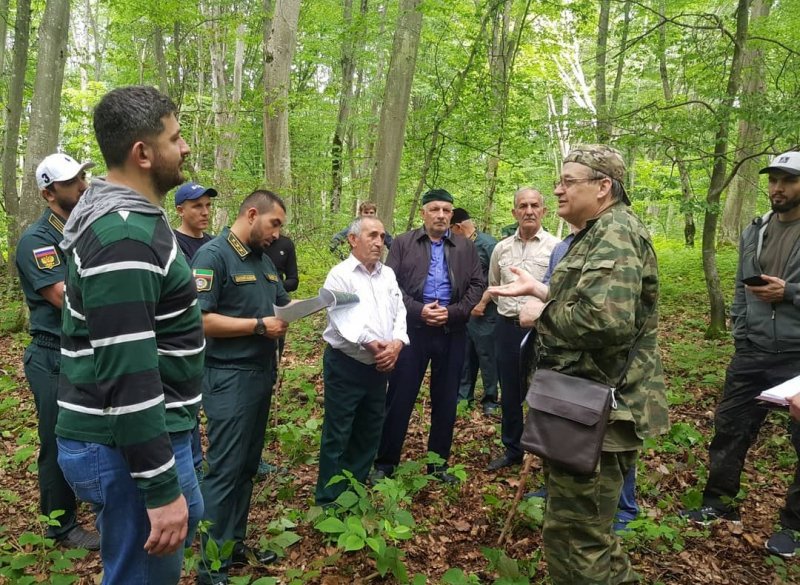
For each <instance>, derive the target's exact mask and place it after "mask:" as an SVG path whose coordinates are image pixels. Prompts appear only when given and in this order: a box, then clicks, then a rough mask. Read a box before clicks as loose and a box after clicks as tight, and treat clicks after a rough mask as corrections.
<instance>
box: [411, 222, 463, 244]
mask: <svg viewBox="0 0 800 585" xmlns="http://www.w3.org/2000/svg"><path fill="white" fill-rule="evenodd" d="M422 238H427V239H428V240H430V239H431V238H430V236H428V232H426V231H425V226H422V227H419V228H417V233H416V234H415V235H414V239H415V240H421V239H422ZM442 239H443V240H444V241H445V242H447V243H448V244H450V245H451V246H455V245H456V243H455V242H454V241H453V232H452V231H451V230H450V228H448V229H447V232H446V233H445V234H444V236H442Z"/></svg>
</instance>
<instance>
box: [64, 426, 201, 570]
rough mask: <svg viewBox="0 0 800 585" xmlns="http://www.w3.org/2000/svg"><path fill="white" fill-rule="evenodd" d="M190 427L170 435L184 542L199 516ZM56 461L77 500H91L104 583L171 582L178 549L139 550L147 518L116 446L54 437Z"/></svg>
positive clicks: (180, 553) (180, 560)
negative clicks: (162, 552)
mask: <svg viewBox="0 0 800 585" xmlns="http://www.w3.org/2000/svg"><path fill="white" fill-rule="evenodd" d="M190 436H191V433H190V432H189V431H186V432H182V433H175V434H172V435H170V438H171V439H172V449H173V451H174V454H175V465H176V468H177V470H178V477H179V479H180V482H181V488H182V490H183V495H184V497H185V498H186V503H187V504H188V506H189V532H188V534H187V536H186V544H187V546H188V545H189V544H191V542H192V540H193V538H194V532H195V529H196V528H197V523H198V522H199V521H200V518H201V517H202V515H203V497H202V496H201V495H200V487H199V486H198V484H197V477H196V476H195V472H194V465H193V464H192V447H191V443H190ZM57 441H58V463H59V465H60V466H61V469H62V470H63V471H64V477H66V479H67V482H68V483H69V484H70V486H71V487H72V489H73V490H74V491H75V494H76V495H77V496H78V498H80V499H81V500H84V501H86V502H89V503H91V504H92V507H93V508H94V510H95V512H96V513H97V520H96V525H97V529H98V531H99V532H100V555H101V557H102V559H103V585H106V584H117V583H136V584H137V585H168V584H176V583H178V580H179V579H180V576H181V568H182V564H183V550H179V551H177V552H175V553H173V554H171V555H169V556H161V557H157V556H153V555H149V554H148V553H147V551H145V550H144V543H145V542H146V541H147V537H148V535H149V534H150V521H149V519H148V517H147V511H146V509H145V505H144V498H143V496H142V494H141V492H140V491H139V489H138V488H137V487H136V482H135V481H134V480H133V479H132V478H131V476H130V471H129V470H128V465H127V464H126V463H125V460H124V459H123V457H122V453H121V452H120V450H119V449H116V448H113V447H109V446H108V445H101V444H99V443H87V442H85V441H74V440H72V439H65V438H63V437H58V439H57Z"/></svg>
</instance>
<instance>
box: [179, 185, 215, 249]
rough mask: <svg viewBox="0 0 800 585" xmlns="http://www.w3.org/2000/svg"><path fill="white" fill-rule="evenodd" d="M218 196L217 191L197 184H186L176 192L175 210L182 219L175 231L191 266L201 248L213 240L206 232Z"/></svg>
mask: <svg viewBox="0 0 800 585" xmlns="http://www.w3.org/2000/svg"><path fill="white" fill-rule="evenodd" d="M216 196H217V190H216V189H212V188H211V187H208V188H206V187H203V186H202V185H198V184H197V183H184V184H183V185H181V186H180V187H179V188H178V190H177V191H176V192H175V210H176V211H177V212H178V217H180V218H181V225H179V226H178V229H176V230H173V231H174V232H175V238H176V239H177V240H178V245H179V246H180V247H181V251H182V252H183V255H184V256H186V261H187V262H189V263H190V264H191V262H192V258H194V255H195V253H196V252H197V251H198V250H199V249H200V248H201V246H202V245H203V244H205V243H206V242H210V241H211V240H212V239H213V238H212V237H211V236H210V235H208V234H207V233H205V230H207V229H208V224H209V221H210V219H211V198H212V197H216Z"/></svg>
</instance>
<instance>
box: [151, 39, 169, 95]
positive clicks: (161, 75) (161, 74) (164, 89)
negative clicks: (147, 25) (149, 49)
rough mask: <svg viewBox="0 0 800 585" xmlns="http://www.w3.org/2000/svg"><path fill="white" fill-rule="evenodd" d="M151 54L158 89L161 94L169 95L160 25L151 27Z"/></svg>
mask: <svg viewBox="0 0 800 585" xmlns="http://www.w3.org/2000/svg"><path fill="white" fill-rule="evenodd" d="M153 54H154V55H155V59H156V69H157V70H158V89H159V90H160V91H161V93H164V94H167V95H169V93H170V91H169V81H168V78H167V59H166V57H164V30H163V29H162V28H161V25H160V24H157V25H155V26H154V27H153Z"/></svg>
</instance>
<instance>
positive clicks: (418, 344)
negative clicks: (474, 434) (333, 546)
mask: <svg viewBox="0 0 800 585" xmlns="http://www.w3.org/2000/svg"><path fill="white" fill-rule="evenodd" d="M421 212H422V221H423V227H421V228H417V229H415V230H411V231H410V232H406V233H404V234H402V235H400V236H398V237H397V238H396V239H395V241H394V244H393V245H392V249H391V250H389V257H388V258H387V260H386V265H387V266H389V267H390V268H391V269H392V270H394V272H395V274H396V275H397V283H398V285H399V286H400V290H401V291H402V293H403V303H404V304H405V306H406V313H407V316H406V319H407V323H408V337H409V339H410V341H411V345H409V346H407V347H406V348H405V349H403V350H402V351H401V352H400V357H399V359H398V360H397V367H396V368H395V370H394V371H393V372H392V374H391V376H390V378H389V390H388V392H387V395H386V419H385V422H384V425H383V435H382V437H381V445H380V447H379V449H378V457H377V458H376V460H375V467H376V470H377V472H376V475H375V477H381V476H385V475H391V473H392V472H393V471H394V468H395V467H396V466H397V464H398V463H400V454H401V452H402V450H403V442H404V441H405V436H406V432H407V431H408V422H409V419H410V418H411V413H412V412H413V410H414V403H415V402H416V400H417V395H418V394H419V388H420V384H421V383H422V379H423V377H424V376H425V371H426V370H427V369H428V363H430V364H431V383H430V395H431V430H430V434H429V436H428V451H431V452H433V453H436V454H437V455H439V457H441V458H442V459H443V460H444V461H445V462H446V461H447V459H448V458H449V457H450V446H451V443H452V441H453V425H454V423H455V419H456V403H457V400H458V384H459V380H460V378H461V369H462V367H463V365H464V344H465V343H466V325H467V321H468V320H469V315H470V311H472V308H473V307H474V306H475V305H476V304H478V301H480V299H481V296H482V295H483V291H484V289H485V288H486V281H485V280H484V278H483V271H482V270H481V264H480V260H479V258H478V252H477V250H476V248H475V245H474V244H473V243H472V242H470V241H469V240H467V239H466V238H464V237H462V236H458V235H455V234H453V233H452V232H451V231H450V218H451V216H452V215H453V196H452V195H450V193H448V192H447V191H445V190H444V189H432V190H430V191H428V192H427V193H425V195H424V196H423V197H422V210H421ZM429 472H431V473H433V474H434V475H435V476H436V477H437V478H438V479H439V480H441V481H443V482H447V483H453V482H456V481H457V479H456V478H455V477H454V476H453V475H451V474H449V473H448V472H447V464H446V463H445V464H444V465H440V466H429Z"/></svg>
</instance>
